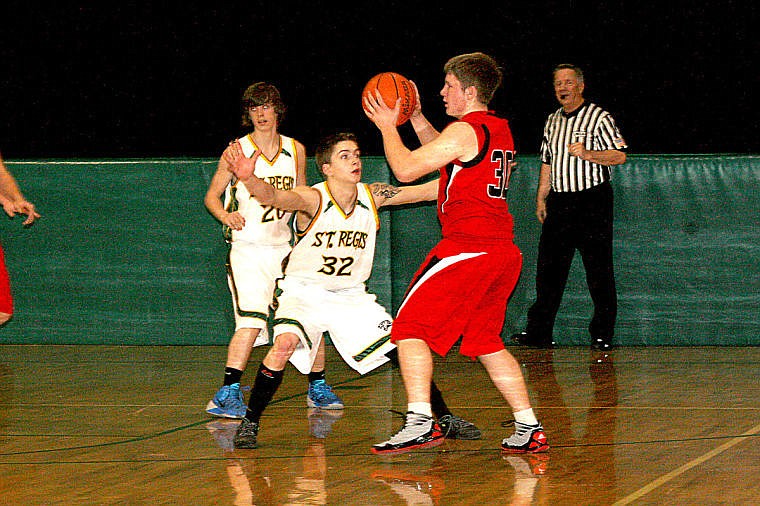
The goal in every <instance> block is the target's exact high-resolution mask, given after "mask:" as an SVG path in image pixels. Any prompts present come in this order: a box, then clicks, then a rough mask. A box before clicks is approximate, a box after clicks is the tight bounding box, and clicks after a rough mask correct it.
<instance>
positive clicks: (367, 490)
mask: <svg viewBox="0 0 760 506" xmlns="http://www.w3.org/2000/svg"><path fill="white" fill-rule="evenodd" d="M509 349H510V351H512V352H513V353H514V354H515V356H516V357H517V358H518V360H520V362H521V363H523V364H524V373H525V377H526V379H527V381H528V385H529V389H530V392H531V397H532V400H533V404H534V407H535V410H536V413H537V414H538V416H539V418H540V419H541V421H542V422H543V423H544V426H545V427H546V432H547V434H548V437H549V442H550V444H551V447H552V448H551V450H550V452H549V453H547V454H543V455H534V456H507V457H505V456H502V455H501V453H500V451H499V449H498V447H499V442H500V441H501V438H502V437H505V436H507V435H509V434H511V428H510V427H505V426H503V425H504V422H505V421H506V420H507V419H509V418H510V415H509V410H508V409H507V408H506V405H505V404H504V402H503V401H502V400H501V398H500V397H499V396H498V394H497V392H496V390H495V388H494V387H493V386H492V385H491V383H490V382H489V380H488V378H487V376H486V375H485V372H484V370H483V368H482V367H481V366H480V365H479V364H477V363H472V362H469V361H467V360H466V359H464V358H462V357H460V356H458V355H456V354H451V355H450V356H449V357H447V358H446V359H437V362H436V367H437V369H436V381H437V382H438V383H439V385H440V387H441V389H442V390H443V391H444V395H445V396H446V399H447V401H448V403H449V405H450V407H451V408H452V410H453V411H454V412H455V413H457V414H459V415H461V416H463V417H465V418H467V419H468V420H471V421H473V422H475V423H476V424H477V425H478V426H479V427H480V428H481V429H482V430H483V438H482V439H481V440H478V441H447V442H446V443H445V444H444V445H442V446H440V447H438V448H434V449H432V450H429V451H418V452H412V453H408V454H405V455H400V456H395V457H388V456H383V457H380V456H376V455H373V454H371V453H370V451H369V448H370V446H371V444H373V443H376V442H379V441H382V440H385V439H387V437H389V436H390V435H391V434H392V433H393V432H395V431H396V430H397V429H398V428H399V427H400V425H401V418H400V417H399V416H398V415H396V414H394V413H393V412H392V411H390V410H391V409H393V410H396V411H404V408H405V397H404V394H403V386H402V382H401V378H400V375H399V372H398V371H397V370H393V369H391V368H390V366H387V365H386V366H383V367H382V368H380V370H379V371H376V372H374V373H371V374H369V375H367V376H364V377H362V376H359V375H357V374H355V373H353V372H352V371H351V370H349V369H348V368H347V367H346V366H345V364H343V362H342V361H341V360H340V358H339V357H338V356H337V354H336V353H335V350H334V349H332V347H328V380H329V382H330V383H331V384H332V385H333V386H334V387H335V390H336V392H337V393H338V394H339V395H341V397H342V398H343V400H344V402H345V403H346V406H347V407H346V409H345V410H344V411H343V412H342V413H340V412H338V413H337V414H334V415H332V416H331V415H330V414H329V413H311V416H310V413H309V411H308V410H307V408H306V403H305V391H306V378H305V377H304V376H301V375H299V374H298V373H297V372H296V371H295V370H294V369H292V368H291V367H290V366H288V370H287V372H286V376H285V381H284V382H283V385H282V387H281V388H280V390H279V391H278V393H277V395H276V396H275V399H274V401H273V403H272V404H271V405H270V406H269V408H268V409H267V411H266V412H265V415H264V418H263V419H262V429H261V433H260V434H259V443H260V447H259V448H258V449H256V450H231V449H230V448H229V441H230V438H231V436H232V434H233V433H234V428H235V422H233V421H223V420H218V419H216V420H215V419H211V418H209V417H207V416H206V414H205V412H204V407H205V404H206V402H207V401H208V400H209V399H210V398H211V396H212V395H213V394H214V392H215V391H216V389H217V388H218V386H219V384H220V382H221V372H222V369H223V364H224V359H225V355H226V348H225V347H222V346H218V347H164V346H162V347H149V346H145V347H112V346H36V345H35V346H16V345H2V346H0V356H2V358H1V359H0V503H2V504H12V505H16V504H19V505H53V504H65V505H79V504H87V505H90V504H96V505H111V504H113V505H123V504H127V505H131V504H151V505H155V504H172V505H175V504H176V505H225V504H228V505H251V504H256V505H265V504H339V505H343V504H347V505H356V504H368V505H405V504H415V505H425V504H441V505H449V504H451V505H467V504H473V505H490V504H512V505H522V504H542V505H543V504H545V505H563V504H567V505H594V504H637V505H638V504H668V505H681V504H684V505H685V504H689V505H691V504H748V505H749V504H760V484H759V483H760V445H759V444H758V434H760V381H759V380H760V349H758V348H754V347H743V348H724V347H714V348H668V347H648V348H619V349H616V350H614V351H612V352H611V353H609V354H607V355H606V356H605V355H601V354H594V353H592V352H591V351H590V350H589V349H587V348H581V347H577V348H576V347H573V348H559V349H557V350H553V351H543V350H529V349H526V348H522V347H510V348H509ZM265 351H266V350H265V349H263V348H260V349H255V350H254V352H253V356H252V358H251V364H250V366H249V371H248V373H247V374H246V375H245V376H244V379H243V384H244V385H250V378H251V377H252V376H253V374H252V373H253V372H254V371H255V370H256V368H257V367H258V362H259V361H260V360H261V358H262V357H263V353H264V352H265ZM246 400H247V393H246ZM310 424H311V425H310ZM310 426H311V427H312V428H313V429H315V430H317V431H326V430H328V429H329V434H328V435H327V437H326V438H324V439H320V438H316V437H314V436H312V435H310Z"/></svg>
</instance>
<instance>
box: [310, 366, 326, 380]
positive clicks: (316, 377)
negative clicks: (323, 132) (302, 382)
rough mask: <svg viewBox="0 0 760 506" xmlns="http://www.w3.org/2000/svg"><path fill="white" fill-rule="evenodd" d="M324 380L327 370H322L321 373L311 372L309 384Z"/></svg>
mask: <svg viewBox="0 0 760 506" xmlns="http://www.w3.org/2000/svg"><path fill="white" fill-rule="evenodd" d="M323 379H325V370H324V369H322V370H321V371H319V372H314V371H311V372H310V373H309V383H313V382H314V381H317V380H323Z"/></svg>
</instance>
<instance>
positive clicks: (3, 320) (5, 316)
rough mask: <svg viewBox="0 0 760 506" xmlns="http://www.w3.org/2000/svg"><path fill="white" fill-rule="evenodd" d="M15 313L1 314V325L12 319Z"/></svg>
mask: <svg viewBox="0 0 760 506" xmlns="http://www.w3.org/2000/svg"><path fill="white" fill-rule="evenodd" d="M12 316H13V313H0V325H3V324H5V323H7V322H8V320H10V319H11V317H12Z"/></svg>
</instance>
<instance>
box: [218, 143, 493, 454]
mask: <svg viewBox="0 0 760 506" xmlns="http://www.w3.org/2000/svg"><path fill="white" fill-rule="evenodd" d="M360 155H361V153H360V150H359V145H358V143H357V140H356V137H355V136H354V135H353V134H351V133H340V134H335V135H332V136H329V137H327V138H326V139H324V140H323V141H322V142H321V143H320V145H319V147H318V148H317V152H316V161H317V165H318V166H319V167H320V169H321V170H322V173H323V174H324V175H325V178H326V181H324V182H322V183H319V184H316V185H314V186H312V187H305V186H299V187H296V188H294V189H293V190H290V191H288V190H282V189H278V188H275V187H274V186H272V185H271V184H268V183H267V182H266V181H264V180H263V179H261V178H259V177H257V176H255V175H251V168H252V166H253V164H252V163H251V161H250V159H247V158H246V157H245V155H244V152H243V150H242V146H241V145H240V143H235V144H233V145H231V146H230V147H229V148H228V149H227V151H225V158H227V159H228V161H229V162H230V164H231V165H232V166H233V170H234V171H235V173H236V174H237V175H238V177H240V179H241V181H243V182H244V183H245V186H246V187H247V188H248V190H249V192H250V194H251V195H253V197H254V198H255V199H256V200H258V201H259V202H260V203H261V204H262V205H271V206H276V207H277V208H279V209H290V210H293V211H297V212H296V232H297V234H298V236H299V239H298V242H297V243H296V244H295V246H294V247H293V249H292V251H291V252H290V255H289V257H288V260H287V265H286V267H285V276H284V278H283V279H281V280H279V281H278V284H277V296H276V301H275V315H274V321H273V326H274V336H275V339H274V344H273V346H272V348H271V349H270V350H269V353H267V355H266V357H265V358H264V360H263V361H262V363H261V365H260V367H259V372H258V374H257V376H256V380H255V382H254V386H253V390H252V392H251V397H250V399H249V402H248V410H247V412H246V415H245V417H244V418H243V421H242V422H241V424H240V426H239V427H238V429H237V432H236V434H235V439H234V445H235V447H236V448H255V447H256V441H257V436H258V432H259V420H260V418H261V414H262V412H263V411H264V409H265V408H266V406H267V405H268V404H269V402H270V401H271V400H272V397H273V396H274V394H275V392H276V391H277V388H278V387H279V386H280V384H281V382H282V377H283V373H284V369H285V365H286V364H287V362H288V360H290V362H291V363H292V364H293V365H294V366H295V367H296V368H297V369H298V370H299V371H301V372H306V371H308V370H309V368H310V367H311V366H312V364H313V363H314V361H315V360H316V358H317V351H318V349H319V347H320V346H321V345H322V344H323V339H322V337H323V333H324V332H325V331H327V332H329V333H330V337H331V339H332V342H333V344H334V345H335V348H336V349H337V351H338V352H339V353H340V355H341V357H343V359H344V360H345V361H346V363H347V364H348V365H350V366H351V367H352V368H354V369H355V370H356V371H358V372H359V373H360V374H365V373H367V372H369V371H371V370H373V369H375V368H376V367H378V366H380V365H382V364H384V363H385V362H387V361H388V360H389V358H388V356H386V355H387V354H388V353H389V352H394V351H395V345H393V344H392V343H391V342H390V329H391V326H392V321H393V320H392V318H391V316H390V315H389V314H388V313H387V311H386V310H385V308H383V307H382V306H381V305H380V304H378V303H377V301H376V297H375V295H374V294H371V293H369V292H367V288H366V285H365V283H366V281H367V279H368V278H369V276H370V274H371V272H372V263H373V260H374V255H375V239H376V235H377V231H378V229H379V226H380V221H379V218H378V216H377V209H378V208H379V207H382V206H386V205H398V204H408V203H413V202H420V201H426V200H435V199H436V197H437V194H438V181H437V180H435V181H430V182H428V183H425V184H421V185H415V186H404V187H400V188H396V187H393V186H391V185H388V184H385V183H373V184H371V185H367V184H365V183H362V182H361V176H362V161H361V156H360ZM444 408H445V404H444ZM446 413H448V416H449V417H450V418H451V417H453V415H451V414H450V412H449V411H448V410H447V411H446ZM456 419H457V421H458V422H461V423H460V424H459V425H460V426H461V425H466V426H468V427H469V428H470V429H471V430H474V431H477V428H476V427H474V426H473V425H472V424H470V423H469V422H466V421H465V420H462V419H461V418H459V417H456ZM453 425H454V424H453V423H450V426H453ZM436 427H438V424H436ZM452 429H454V430H456V428H455V427H452ZM439 430H440V429H439ZM479 435H480V434H479V431H477V437H479ZM451 437H460V438H464V437H461V436H456V435H452V436H451ZM469 439H473V438H472V437H471V438H469ZM441 442H443V440H442V439H441Z"/></svg>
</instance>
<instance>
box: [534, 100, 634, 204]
mask: <svg viewBox="0 0 760 506" xmlns="http://www.w3.org/2000/svg"><path fill="white" fill-rule="evenodd" d="M574 142H584V143H585V147H586V149H591V150H596V151H603V150H607V149H617V150H620V151H624V150H625V149H626V148H628V145H627V144H626V143H625V140H624V139H623V136H622V135H620V131H619V130H618V127H617V125H615V120H613V119H612V116H611V115H610V113H608V112H607V111H605V110H604V109H602V108H601V107H599V106H598V105H596V104H592V103H584V104H583V105H581V106H580V107H579V108H578V109H576V110H574V111H573V112H571V113H569V114H568V113H566V112H565V111H564V110H563V109H562V108H561V107H560V108H559V109H558V110H557V111H556V112H554V113H552V114H550V115H549V118H548V119H547V120H546V125H544V138H543V140H542V142H541V161H542V162H543V163H545V164H547V165H549V166H551V186H552V191H556V192H578V191H583V190H588V189H589V188H593V187H594V186H597V185H600V184H602V183H604V182H607V181H609V180H610V168H609V167H608V166H606V165H599V164H597V163H593V162H590V161H588V160H581V159H580V158H578V157H577V156H570V154H569V153H568V152H567V146H568V144H572V143H574Z"/></svg>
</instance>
